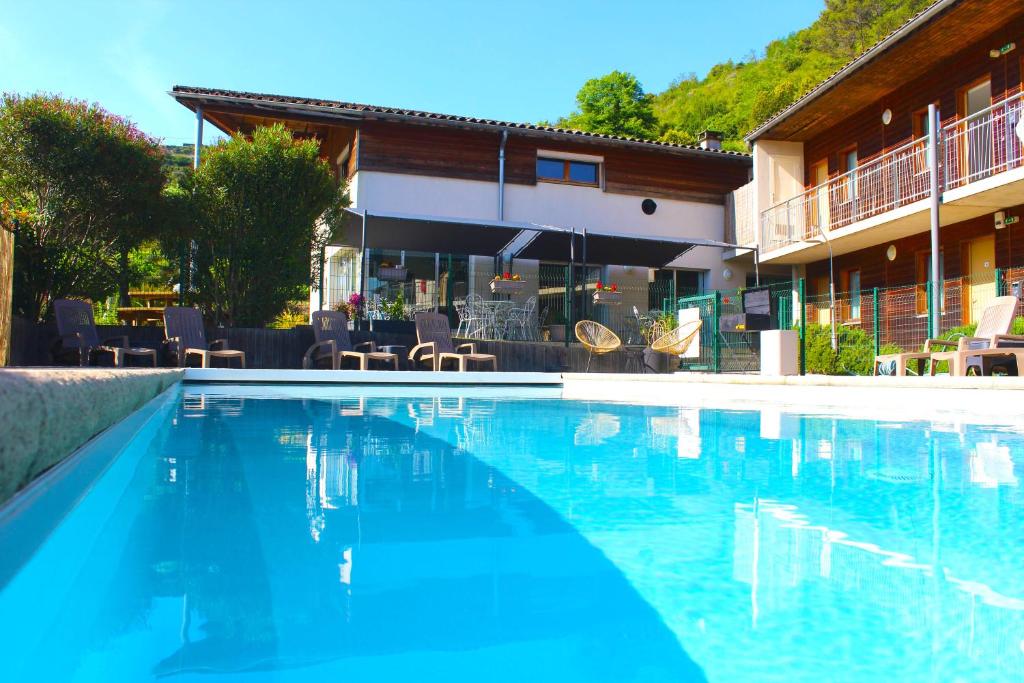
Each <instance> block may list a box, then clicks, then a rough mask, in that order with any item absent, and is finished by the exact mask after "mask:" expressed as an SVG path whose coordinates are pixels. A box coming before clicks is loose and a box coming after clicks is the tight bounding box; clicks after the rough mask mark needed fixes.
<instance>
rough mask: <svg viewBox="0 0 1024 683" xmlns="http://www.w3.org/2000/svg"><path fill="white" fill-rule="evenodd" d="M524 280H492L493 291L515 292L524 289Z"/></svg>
mask: <svg viewBox="0 0 1024 683" xmlns="http://www.w3.org/2000/svg"><path fill="white" fill-rule="evenodd" d="M525 284H526V283H525V282H523V281H522V280H491V291H492V292H493V293H495V294H514V293H515V292H520V291H522V289H523V285H525Z"/></svg>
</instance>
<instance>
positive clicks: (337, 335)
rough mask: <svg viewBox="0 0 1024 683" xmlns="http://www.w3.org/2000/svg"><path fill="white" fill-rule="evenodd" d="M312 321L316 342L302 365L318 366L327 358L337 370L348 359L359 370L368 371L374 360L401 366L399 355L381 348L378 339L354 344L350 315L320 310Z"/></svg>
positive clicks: (393, 367)
mask: <svg viewBox="0 0 1024 683" xmlns="http://www.w3.org/2000/svg"><path fill="white" fill-rule="evenodd" d="M312 322H313V336H314V337H315V338H316V343H315V344H313V345H312V346H310V347H309V349H308V350H307V351H306V353H305V355H304V356H303V357H302V367H303V368H306V369H307V370H308V369H310V368H315V367H317V366H318V365H320V364H322V363H323V361H325V360H326V361H328V362H329V363H330V366H331V368H332V369H334V370H339V369H341V366H342V364H344V363H345V362H349V361H350V362H353V363H355V364H357V365H358V366H359V369H360V370H369V369H370V363H371V362H378V363H384V364H385V365H390V366H391V368H392V369H394V370H397V369H398V355H397V354H394V353H386V352H384V351H378V350H377V344H376V342H373V341H366V342H361V343H359V344H355V345H353V344H352V338H351V337H350V336H349V334H348V316H347V315H345V314H344V313H342V312H341V311H317V312H316V313H314V314H313V315H312ZM359 349H365V350H363V351H360V350H359Z"/></svg>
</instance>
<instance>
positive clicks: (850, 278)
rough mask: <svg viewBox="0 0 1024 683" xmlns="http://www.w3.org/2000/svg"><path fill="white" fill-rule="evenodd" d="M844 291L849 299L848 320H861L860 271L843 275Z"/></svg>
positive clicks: (852, 271)
mask: <svg viewBox="0 0 1024 683" xmlns="http://www.w3.org/2000/svg"><path fill="white" fill-rule="evenodd" d="M843 289H845V290H846V295H847V297H848V299H847V304H846V319H847V320H860V270H848V271H846V272H845V273H843Z"/></svg>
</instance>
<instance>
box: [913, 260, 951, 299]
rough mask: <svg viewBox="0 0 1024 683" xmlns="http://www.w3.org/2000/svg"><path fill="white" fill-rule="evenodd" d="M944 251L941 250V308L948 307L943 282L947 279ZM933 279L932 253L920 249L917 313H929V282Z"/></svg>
mask: <svg viewBox="0 0 1024 683" xmlns="http://www.w3.org/2000/svg"><path fill="white" fill-rule="evenodd" d="M944 261H945V257H944V255H943V253H942V251H941V250H940V251H939V283H940V289H941V290H942V291H940V292H939V310H940V311H944V310H945V309H946V291H945V287H942V285H941V283H942V281H943V280H944V279H945V272H946V264H945V263H944ZM931 279H932V253H931V252H930V251H920V252H918V253H917V314H918V315H928V283H929V282H930V281H931Z"/></svg>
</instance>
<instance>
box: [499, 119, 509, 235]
mask: <svg viewBox="0 0 1024 683" xmlns="http://www.w3.org/2000/svg"><path fill="white" fill-rule="evenodd" d="M506 142H508V131H507V130H502V131H501V146H500V147H499V148H498V220H499V221H503V220H505V143H506Z"/></svg>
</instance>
